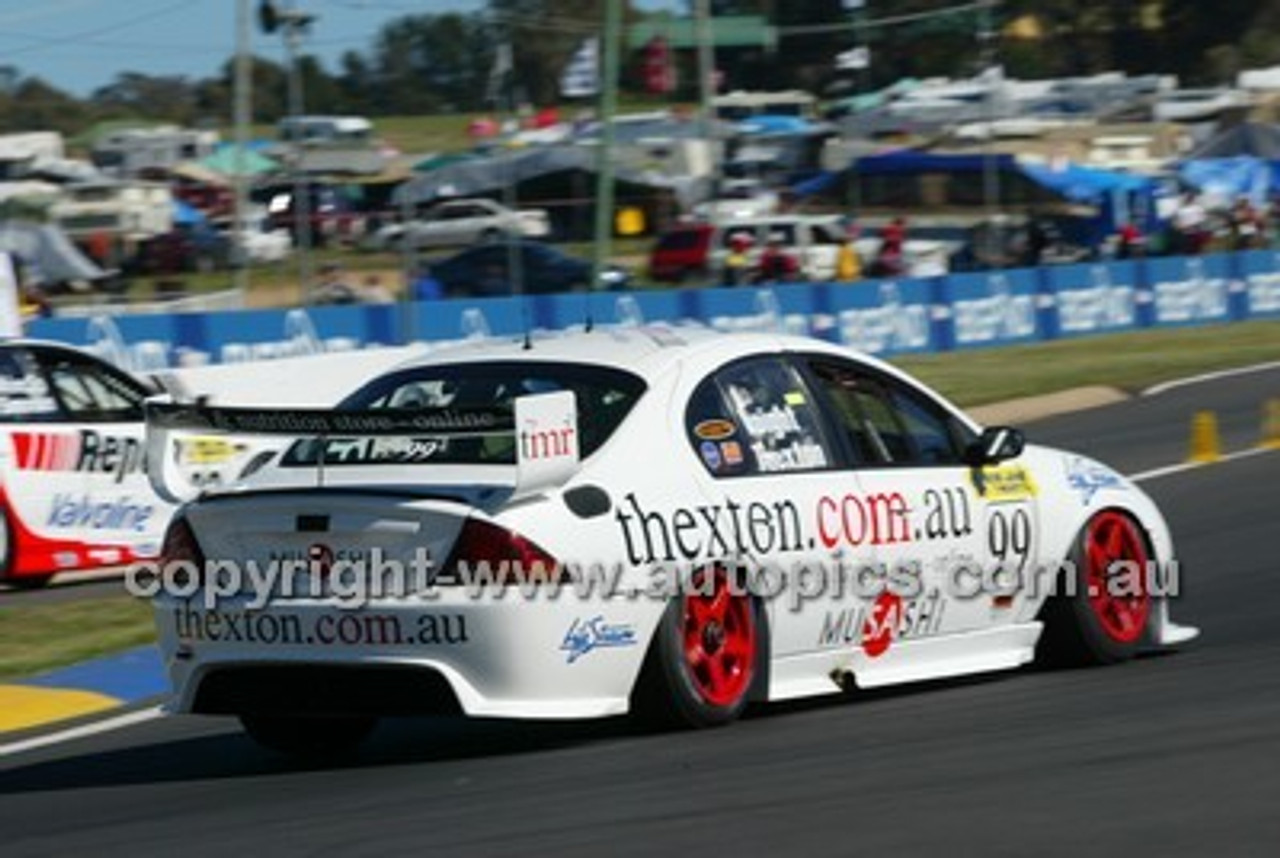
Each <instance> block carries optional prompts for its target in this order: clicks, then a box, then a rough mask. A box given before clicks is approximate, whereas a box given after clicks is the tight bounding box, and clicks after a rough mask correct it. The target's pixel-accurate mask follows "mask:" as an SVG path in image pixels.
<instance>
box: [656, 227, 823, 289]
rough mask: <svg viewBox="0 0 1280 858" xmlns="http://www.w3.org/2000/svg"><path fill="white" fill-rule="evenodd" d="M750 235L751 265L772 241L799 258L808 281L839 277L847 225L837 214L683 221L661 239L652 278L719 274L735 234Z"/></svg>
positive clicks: (678, 279)
mask: <svg viewBox="0 0 1280 858" xmlns="http://www.w3.org/2000/svg"><path fill="white" fill-rule="evenodd" d="M741 235H745V236H747V237H749V238H750V240H751V241H750V245H751V247H750V250H749V251H748V256H749V257H750V258H751V260H752V264H754V263H755V261H756V260H757V259H759V256H760V254H761V253H762V252H763V250H764V248H765V246H766V245H767V244H768V243H769V242H770V240H772V239H779V240H781V243H782V247H783V248H784V249H785V250H786V251H787V252H789V253H791V254H793V255H794V256H795V257H796V260H797V261H798V262H799V264H800V271H801V274H802V275H803V277H804V278H805V279H808V280H830V279H831V278H832V277H833V276H835V270H836V254H837V251H838V250H839V247H840V244H841V243H842V242H843V241H844V236H845V226H844V223H843V221H842V219H841V218H840V216H838V215H774V216H770V217H749V218H738V219H734V220H731V221H726V222H724V223H714V224H711V223H692V224H682V225H681V226H678V227H676V228H675V229H673V230H671V231H670V232H668V233H666V234H665V235H663V236H662V237H661V238H659V239H658V243H657V245H656V246H655V247H654V249H653V253H652V254H651V255H650V258H649V274H650V276H651V277H652V278H653V279H654V280H659V281H663V282H668V283H680V282H683V281H685V280H692V279H700V278H702V279H705V278H707V277H714V276H717V275H718V273H719V271H720V269H721V266H722V265H723V264H724V259H725V257H726V256H728V254H729V250H730V245H731V244H732V242H733V241H734V237H735V236H741Z"/></svg>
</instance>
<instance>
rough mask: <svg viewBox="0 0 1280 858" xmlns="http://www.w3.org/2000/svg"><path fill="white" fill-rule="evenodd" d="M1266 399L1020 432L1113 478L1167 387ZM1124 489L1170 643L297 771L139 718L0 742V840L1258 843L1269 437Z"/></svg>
mask: <svg viewBox="0 0 1280 858" xmlns="http://www.w3.org/2000/svg"><path fill="white" fill-rule="evenodd" d="M1267 395H1270V396H1277V395H1280V373H1259V374H1255V375H1252V376H1247V377H1242V378H1240V379H1236V380H1233V381H1231V382H1228V383H1224V384H1222V385H1213V386H1211V387H1209V388H1203V387H1201V388H1196V389H1193V390H1184V391H1177V392H1174V393H1170V394H1167V395H1166V397H1155V398H1152V400H1148V401H1144V400H1139V401H1137V402H1135V403H1129V404H1125V405H1121V406H1117V407H1114V408H1108V409H1100V410H1095V411H1091V412H1087V413H1083V414H1078V415H1073V416H1070V417H1066V418H1061V419H1058V420H1054V421H1046V422H1044V423H1042V424H1040V425H1037V426H1033V427H1032V429H1031V433H1030V434H1031V436H1032V438H1033V440H1044V441H1045V442H1053V443H1063V442H1069V443H1070V444H1071V446H1073V447H1074V448H1076V449H1080V450H1082V451H1085V452H1091V453H1095V454H1097V455H1099V456H1105V457H1106V458H1107V460H1108V461H1110V462H1111V463H1112V464H1114V465H1116V466H1117V467H1119V468H1120V469H1121V470H1123V471H1125V472H1135V471H1140V470H1144V469H1147V468H1151V467H1154V466H1157V465H1165V464H1169V463H1172V462H1175V461H1177V460H1179V459H1180V458H1181V457H1182V456H1183V455H1184V450H1185V447H1184V445H1185V435H1186V421H1187V417H1188V415H1189V411H1186V413H1183V412H1184V411H1185V409H1183V408H1182V406H1183V405H1187V406H1190V407H1201V406H1203V407H1215V402H1216V407H1219V408H1221V409H1223V410H1224V411H1230V413H1232V414H1235V415H1238V420H1237V418H1236V417H1233V418H1231V428H1230V429H1229V430H1227V431H1226V432H1225V434H1226V436H1227V438H1226V441H1227V443H1226V446H1227V447H1228V448H1229V449H1230V448H1232V447H1233V446H1234V447H1243V446H1247V445H1249V444H1252V443H1253V441H1254V440H1255V439H1256V431H1257V425H1258V420H1257V414H1258V411H1257V408H1258V403H1259V402H1260V401H1261V399H1263V398H1265V397H1266V396H1267ZM1157 399H1160V400H1166V399H1167V400H1168V401H1166V402H1164V404H1161V405H1159V406H1158V407H1157V406H1154V405H1153V404H1152V403H1153V402H1154V401H1155V400H1157ZM1184 399H1185V400H1186V401H1185V402H1183V400H1184ZM1210 399H1214V400H1215V401H1214V402H1210V401H1209V400H1210ZM1173 400H1178V403H1181V404H1178V403H1173V404H1170V403H1172V402H1173ZM1191 400H1195V402H1192V401H1191ZM1245 414H1248V415H1249V417H1248V420H1247V421H1246V419H1245V417H1244V415H1245ZM1225 422H1226V420H1225V418H1224V423H1225ZM1237 422H1238V423H1239V425H1236V423H1237ZM1246 422H1247V424H1248V425H1247V426H1246ZM1146 488H1147V490H1148V491H1150V492H1151V493H1152V494H1153V495H1154V496H1155V497H1156V499H1157V500H1158V501H1159V502H1160V504H1161V505H1162V507H1163V509H1164V510H1165V512H1166V514H1167V515H1168V516H1169V518H1170V521H1171V524H1172V526H1173V530H1174V534H1175V537H1176V539H1177V542H1178V546H1179V549H1180V552H1179V553H1180V555H1181V559H1182V562H1183V566H1184V577H1185V578H1186V579H1187V581H1186V586H1185V587H1184V590H1183V596H1182V598H1181V599H1180V600H1179V602H1178V603H1177V604H1176V605H1175V612H1176V615H1177V617H1178V618H1179V619H1180V620H1182V621H1183V622H1189V623H1193V624H1196V625H1199V626H1200V627H1201V628H1202V629H1203V632H1204V636H1203V638H1202V639H1201V640H1200V641H1198V642H1197V643H1196V644H1194V645H1193V646H1191V647H1190V648H1188V649H1187V650H1186V651H1184V652H1180V653H1176V654H1172V655H1162V656H1158V657H1148V658H1144V659H1141V660H1139V661H1136V662H1133V663H1130V664H1127V665H1123V666H1119V667H1113V668H1104V669H1090V670H1076V671H1058V672H1048V671H1038V670H1025V671H1021V672H1018V673H1015V674H1006V675H1002V676H993V677H990V678H982V679H978V680H973V681H967V682H960V683H938V684H933V685H929V686H915V687H910V688H904V689H901V690H894V691H892V692H890V693H879V694H874V695H868V694H862V695H857V696H852V697H849V698H846V699H839V698H831V699H829V700H825V701H818V702H813V703H805V704H802V705H793V706H784V707H773V708H771V709H769V710H767V711H766V712H764V713H762V714H760V715H757V716H755V717H752V718H749V719H747V720H745V721H743V722H741V723H739V724H736V725H734V726H732V727H730V728H728V729H722V730H712V731H703V732H699V733H677V734H668V735H650V734H640V733H636V732H633V731H632V730H631V729H630V728H629V727H628V726H627V725H626V724H625V723H622V722H606V723H593V724H587V725H581V724H578V725H573V724H569V725H550V726H548V725H533V726H529V725H519V724H509V723H483V724H481V723H477V724H468V723H462V722H456V721H455V722H443V721H430V720H416V721H403V722H399V723H393V724H389V725H387V726H385V727H383V728H382V729H381V730H380V731H379V733H378V734H377V735H376V736H375V737H374V740H373V741H372V742H371V743H370V744H369V745H368V746H367V747H366V749H365V750H364V751H363V752H362V753H361V755H360V756H359V757H358V758H356V759H353V760H352V761H350V762H349V763H345V764H341V765H336V766H331V767H325V768H315V769H307V768H302V767H298V766H296V765H294V764H291V763H289V762H287V761H285V760H283V759H282V758H279V757H275V756H273V755H271V754H268V753H267V752H264V751H260V750H258V749H257V748H256V747H255V746H254V745H253V744H251V743H250V742H249V740H248V739H246V738H243V737H241V736H240V735H239V733H238V732H236V730H235V729H234V728H233V727H232V726H231V725H230V724H228V723H226V722H221V721H218V720H212V719H209V720H196V719H187V720H172V721H168V720H158V721H150V722H147V723H143V724H139V725H135V726H133V727H129V728H125V729H121V730H118V731H116V732H112V733H107V734H104V735H100V736H97V737H93V738H89V739H83V740H78V741H75V742H70V743H67V744H63V745H58V746H55V747H52V748H48V749H43V750H38V751H32V752H27V753H23V754H19V755H15V756H12V757H8V758H0V844H3V845H2V846H0V851H2V852H3V854H4V855H5V856H6V858H16V856H20V855H41V856H43V855H53V854H78V853H88V852H95V853H99V854H128V855H132V856H137V855H152V854H163V855H172V854H181V855H183V856H184V858H191V856H197V855H220V856H224V855H228V854H236V853H244V854H258V853H265V852H268V851H269V852H270V853H271V854H273V855H277V854H278V855H284V854H292V853H299V854H301V853H307V854H354V855H379V856H381V855H393V854H401V853H408V852H410V851H413V852H417V853H423V854H441V855H454V854H483V855H500V854H513V855H516V854H518V855H525V854H530V853H550V854H557V855H587V854H589V855H593V856H599V855H615V854H655V853H664V854H673V855H689V854H698V853H702V854H709V855H730V854H742V855H754V854H764V853H773V854H817V853H821V854H907V855H915V854H948V855H951V854H954V855H969V854H977V855H1028V854H1063V855H1072V856H1080V855H1085V854H1087V855H1121V854H1123V855H1127V856H1133V855H1251V854H1252V855H1275V854H1277V853H1278V852H1280V812H1277V807H1276V802H1277V800H1278V799H1280V682H1278V681H1277V677H1280V622H1277V620H1278V619H1280V575H1277V574H1276V573H1277V571H1278V570H1277V563H1276V560H1275V559H1274V557H1273V556H1272V555H1271V554H1270V550H1272V547H1273V546H1274V545H1275V544H1276V539H1275V530H1276V525H1277V522H1278V521H1280V516H1278V515H1277V511H1278V510H1280V452H1271V453H1265V454H1261V455H1257V456H1252V457H1249V458H1245V459H1240V460H1237V461H1232V462H1225V463H1221V464H1217V465H1214V466H1210V467H1206V468H1201V469H1197V470H1194V471H1188V472H1185V473H1180V474H1174V475H1170V476H1164V477H1161V478H1159V479H1156V480H1153V481H1151V482H1148V483H1147V484H1146Z"/></svg>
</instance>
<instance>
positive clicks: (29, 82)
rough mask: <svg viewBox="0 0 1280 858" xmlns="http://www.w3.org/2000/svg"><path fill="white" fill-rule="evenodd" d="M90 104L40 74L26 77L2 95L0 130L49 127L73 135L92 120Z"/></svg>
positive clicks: (44, 128) (51, 129)
mask: <svg viewBox="0 0 1280 858" xmlns="http://www.w3.org/2000/svg"><path fill="white" fill-rule="evenodd" d="M92 118H93V117H92V114H91V113H90V111H89V109H88V107H87V106H86V105H85V104H84V103H83V102H81V101H80V100H78V99H76V98H75V97H74V96H71V95H68V94H67V93H65V92H63V91H62V90H60V89H58V88H57V87H54V86H51V85H50V84H48V83H46V82H45V81H44V80H42V79H41V78H38V77H24V78H22V79H21V80H19V81H18V83H17V84H16V85H15V86H14V87H13V90H12V92H11V93H8V94H3V95H0V131H5V132H11V131H33V130H49V131H61V132H62V133H64V134H73V133H76V132H79V131H81V130H83V129H84V127H85V126H86V125H87V124H88V123H89V122H90V121H92Z"/></svg>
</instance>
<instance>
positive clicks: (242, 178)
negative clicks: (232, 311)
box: [233, 0, 253, 295]
mask: <svg viewBox="0 0 1280 858" xmlns="http://www.w3.org/2000/svg"><path fill="white" fill-rule="evenodd" d="M249 1H250V0H238V2H237V3H236V66H235V110H234V117H233V121H234V123H235V141H236V153H235V159H234V161H233V163H234V165H235V167H234V169H235V176H234V177H233V182H234V185H233V187H234V189H235V218H234V227H233V235H234V236H235V243H234V247H235V254H236V258H235V261H236V267H235V286H236V289H238V290H240V293H241V294H242V295H247V294H248V292H249V249H248V241H247V237H246V233H247V231H248V223H247V214H248V211H247V209H248V194H249V177H248V175H247V173H248V166H247V161H248V158H247V157H246V155H247V154H248V153H247V151H246V150H247V149H248V146H249V120H250V118H251V113H252V105H253V93H252V87H253V75H252V74H251V72H252V64H253V54H252V53H251V50H250V40H251V39H252V34H253V24H252V15H251V12H250V9H249Z"/></svg>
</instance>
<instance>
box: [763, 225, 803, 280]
mask: <svg viewBox="0 0 1280 858" xmlns="http://www.w3.org/2000/svg"><path fill="white" fill-rule="evenodd" d="M784 243H785V240H784V236H783V235H782V233H780V232H775V233H770V235H769V243H768V245H767V246H766V247H765V249H764V252H763V253H761V254H760V262H759V265H758V266H757V269H756V270H757V272H758V273H757V277H756V279H757V281H758V282H760V283H791V282H795V281H797V280H799V279H800V263H799V262H797V261H796V258H795V256H794V255H793V254H792V253H791V252H790V251H789V250H787V248H786V247H785V246H784Z"/></svg>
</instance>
